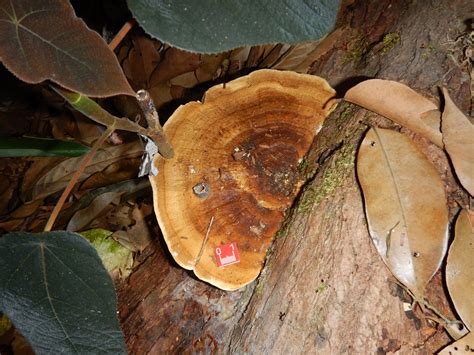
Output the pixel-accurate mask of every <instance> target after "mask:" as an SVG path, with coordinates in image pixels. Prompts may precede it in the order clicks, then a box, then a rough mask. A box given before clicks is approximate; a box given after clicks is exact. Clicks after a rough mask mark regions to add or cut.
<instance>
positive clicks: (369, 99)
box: [344, 79, 443, 147]
mask: <svg viewBox="0 0 474 355" xmlns="http://www.w3.org/2000/svg"><path fill="white" fill-rule="evenodd" d="M344 99H345V100H347V101H349V102H352V103H354V104H356V105H359V106H362V107H363V108H366V109H367V110H370V111H373V112H376V113H378V114H379V115H382V116H385V117H387V118H389V119H391V120H392V121H394V122H396V123H398V124H399V125H402V126H404V127H407V128H409V129H411V130H412V131H413V132H416V133H419V134H421V135H422V136H424V137H425V138H427V139H429V140H430V141H431V142H433V143H434V144H436V145H437V146H438V147H443V142H442V139H441V132H440V131H439V126H438V128H437V129H435V128H433V126H432V123H430V122H429V121H428V122H427V121H426V120H425V119H423V117H424V116H423V114H424V113H425V112H427V111H432V110H437V109H438V108H437V107H436V105H435V104H434V103H432V102H431V101H430V100H428V99H427V98H425V97H423V96H421V95H420V94H418V93H417V92H416V91H414V90H412V89H410V88H409V87H408V86H406V85H403V84H401V83H399V82H396V81H391V80H382V79H371V80H366V81H363V82H361V83H360V84H357V85H356V86H354V87H353V88H351V89H350V90H349V91H347V93H346V95H345V96H344Z"/></svg>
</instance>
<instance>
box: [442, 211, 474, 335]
mask: <svg viewBox="0 0 474 355" xmlns="http://www.w3.org/2000/svg"><path fill="white" fill-rule="evenodd" d="M473 275H474V226H472V225H471V222H470V220H469V215H468V212H467V211H466V210H462V211H461V213H460V214H459V216H458V218H457V221H456V228H455V237H454V241H453V243H452V244H451V247H450V248H449V254H448V261H447V265H446V282H447V284H448V290H449V294H450V295H451V299H452V301H453V303H454V306H455V307H456V310H457V312H458V314H459V316H460V317H461V319H462V321H463V322H464V324H465V325H466V327H467V328H468V329H469V330H470V331H471V332H472V331H473V330H474V276H473Z"/></svg>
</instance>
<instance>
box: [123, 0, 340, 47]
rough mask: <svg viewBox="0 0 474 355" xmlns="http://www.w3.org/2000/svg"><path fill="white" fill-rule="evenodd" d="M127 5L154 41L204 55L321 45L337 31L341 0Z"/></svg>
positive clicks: (170, 0) (179, 0) (142, 0)
mask: <svg viewBox="0 0 474 355" xmlns="http://www.w3.org/2000/svg"><path fill="white" fill-rule="evenodd" d="M128 5H129V8H130V10H131V11H132V13H133V15H134V16H135V17H136V19H137V20H138V22H139V23H140V25H141V26H142V27H143V28H144V29H145V31H147V32H148V33H149V34H150V35H152V36H153V37H156V38H158V39H159V40H161V41H163V42H167V43H169V44H171V45H172V46H174V47H178V48H181V49H185V50H188V51H192V52H202V53H217V52H223V51H226V50H229V49H232V48H237V47H241V46H244V45H258V44H266V43H279V42H282V43H296V42H303V41H307V40H316V39H319V38H321V37H323V36H324V35H325V34H326V33H328V32H329V31H330V30H331V29H332V28H333V26H334V23H335V20H336V14H337V11H338V9H339V1H337V0H292V1H261V0H240V1H236V0H201V1H190V0H128Z"/></svg>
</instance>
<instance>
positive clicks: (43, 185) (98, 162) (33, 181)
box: [22, 141, 143, 201]
mask: <svg viewBox="0 0 474 355" xmlns="http://www.w3.org/2000/svg"><path fill="white" fill-rule="evenodd" d="M142 153H143V147H142V145H141V143H140V142H139V141H135V142H131V143H126V144H122V145H116V146H110V147H106V148H104V149H102V150H100V151H98V152H97V154H96V155H95V156H94V157H93V158H92V160H91V162H90V163H89V165H88V166H87V167H86V169H85V170H84V172H83V174H82V175H81V177H80V178H79V181H83V180H84V179H86V178H88V177H89V176H90V175H91V174H93V173H96V172H98V171H102V170H103V169H105V168H107V167H108V166H109V165H110V164H113V163H114V162H117V161H119V160H126V159H130V158H134V157H138V156H141V155H142ZM81 160H82V158H81V157H79V158H71V159H67V160H64V161H62V162H60V163H54V166H51V167H50V168H49V169H47V170H46V171H45V170H44V169H40V171H37V170H36V169H32V170H33V171H35V173H39V174H40V176H39V177H38V176H36V177H34V176H29V172H27V175H26V180H27V181H28V184H24V185H23V190H22V199H23V200H24V201H31V200H35V199H38V198H43V197H46V196H49V195H51V194H53V193H55V192H58V191H60V190H61V189H64V188H65V187H66V185H67V183H68V182H69V180H70V179H71V176H72V175H73V174H74V172H75V171H76V169H77V167H78V166H79V165H80V162H81ZM38 164H41V162H39V163H38ZM43 173H44V175H42V174H43Z"/></svg>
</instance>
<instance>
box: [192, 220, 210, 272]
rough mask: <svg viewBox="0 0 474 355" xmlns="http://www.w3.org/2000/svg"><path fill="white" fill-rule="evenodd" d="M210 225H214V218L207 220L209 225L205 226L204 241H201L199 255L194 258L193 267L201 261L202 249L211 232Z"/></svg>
mask: <svg viewBox="0 0 474 355" xmlns="http://www.w3.org/2000/svg"><path fill="white" fill-rule="evenodd" d="M212 223H214V216H212V217H211V219H210V220H209V225H208V226H207V231H206V236H205V237H204V240H203V241H202V244H201V249H199V254H198V256H197V257H196V262H195V263H194V266H196V265H197V264H198V263H199V260H201V256H202V253H203V252H204V247H205V246H206V244H207V240H208V239H209V233H210V232H211V228H212Z"/></svg>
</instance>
